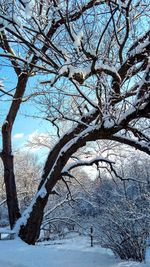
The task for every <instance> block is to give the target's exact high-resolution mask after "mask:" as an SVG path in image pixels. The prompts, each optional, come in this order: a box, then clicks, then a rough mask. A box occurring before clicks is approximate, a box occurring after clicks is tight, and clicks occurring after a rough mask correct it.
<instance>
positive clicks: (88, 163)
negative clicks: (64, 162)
mask: <svg viewBox="0 0 150 267" xmlns="http://www.w3.org/2000/svg"><path fill="white" fill-rule="evenodd" d="M99 162H105V163H108V164H114V162H113V161H111V160H109V159H108V158H103V157H97V158H94V159H91V160H89V161H87V160H78V161H76V162H75V163H71V164H69V165H68V166H66V167H65V168H63V170H62V175H64V176H65V175H68V173H69V171H71V170H72V169H74V168H77V167H81V166H91V165H93V164H96V165H97V164H98V163H99Z"/></svg>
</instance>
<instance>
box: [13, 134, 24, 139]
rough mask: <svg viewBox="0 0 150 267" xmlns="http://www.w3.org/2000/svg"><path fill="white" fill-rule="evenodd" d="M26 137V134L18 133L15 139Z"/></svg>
mask: <svg viewBox="0 0 150 267" xmlns="http://www.w3.org/2000/svg"><path fill="white" fill-rule="evenodd" d="M23 137H24V133H17V134H15V135H14V136H13V139H21V138H23Z"/></svg>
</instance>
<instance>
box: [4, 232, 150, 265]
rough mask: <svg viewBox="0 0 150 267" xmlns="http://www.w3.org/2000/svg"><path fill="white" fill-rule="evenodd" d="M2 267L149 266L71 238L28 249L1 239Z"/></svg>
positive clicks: (84, 238) (80, 238)
mask: <svg viewBox="0 0 150 267" xmlns="http://www.w3.org/2000/svg"><path fill="white" fill-rule="evenodd" d="M0 267H150V266H149V264H144V263H143V264H140V263H133V262H121V261H120V260H119V259H116V258H115V257H114V255H113V254H112V253H111V252H110V251H109V250H106V249H102V248H100V247H99V246H94V247H93V248H91V247H90V242H89V239H88V238H87V237H81V236H69V238H66V239H63V240H57V241H51V242H45V243H40V244H38V245H36V246H29V245H27V244H25V243H23V242H22V241H21V240H19V239H16V240H3V241H2V240H0Z"/></svg>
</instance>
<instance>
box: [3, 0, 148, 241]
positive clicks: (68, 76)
mask: <svg viewBox="0 0 150 267" xmlns="http://www.w3.org/2000/svg"><path fill="white" fill-rule="evenodd" d="M148 12H149V3H148V1H137V0H128V1H125V2H124V1H101V0H99V1H97V0H85V1H72V0H70V1H65V0H62V1H56V0H53V1H48V0H43V1H34V0H32V1H26V0H16V1H11V0H10V1H5V0H3V1H1V3H0V46H1V50H0V57H1V64H2V65H3V64H4V63H5V64H8V63H11V66H12V68H13V70H14V75H15V82H16V85H15V87H14V89H13V91H12V90H9V88H6V89H5V88H0V91H1V92H3V94H5V95H7V96H8V97H9V98H10V100H11V105H10V108H9V110H8V112H7V115H6V119H5V121H4V123H3V126H2V144H3V147H2V152H1V158H2V160H3V164H4V180H5V184H6V192H7V203H8V208H9V218H10V225H11V227H13V226H14V224H15V222H16V220H17V219H18V218H19V217H20V212H19V208H18V203H17V194H16V186H15V177H14V164H13V156H12V147H11V132H12V127H13V125H14V122H15V119H16V116H17V114H18V111H19V108H20V105H21V103H22V102H24V101H26V100H28V99H30V98H31V97H33V96H36V95H37V94H38V95H39V94H40V95H44V97H43V99H41V100H40V102H42V103H43V104H44V105H43V112H44V117H45V119H46V120H49V121H51V122H52V124H53V125H54V126H56V129H57V133H58V136H59V140H58V142H56V144H55V145H54V147H53V148H52V150H51V151H50V152H49V155H48V157H47V160H46V163H45V166H44V168H43V175H42V177H41V182H40V184H39V187H38V191H37V194H36V195H35V197H34V199H33V200H32V202H31V205H30V206H29V208H28V209H27V210H26V211H25V212H24V213H23V214H22V216H21V218H20V219H18V221H17V223H16V226H15V229H16V230H17V231H18V233H19V235H20V237H21V238H22V239H23V240H24V241H26V242H27V243H29V244H34V243H35V241H36V239H37V238H38V236H39V232H40V225H41V222H42V219H43V211H44V208H45V205H46V203H47V200H48V197H49V195H50V194H54V193H55V190H54V187H55V185H56V183H57V181H58V180H60V179H62V178H63V179H64V180H65V179H66V176H70V170H72V169H73V168H75V167H77V166H81V165H84V164H85V165H89V164H93V163H94V162H95V163H97V162H98V161H104V162H106V163H107V164H108V165H109V166H110V168H111V169H112V170H113V167H112V162H111V161H109V160H107V159H106V158H103V157H98V158H94V159H92V160H90V161H85V160H84V161H83V160H82V159H77V158H76V160H75V161H74V162H73V163H72V162H70V163H68V161H69V159H70V158H71V157H72V155H73V154H74V153H75V152H76V151H77V150H78V149H79V148H81V147H83V146H85V145H86V143H87V142H91V141H96V140H104V139H106V140H113V141H116V142H119V143H123V144H127V145H129V146H132V147H134V148H135V149H139V150H141V151H144V152H145V153H147V154H150V147H149V136H148V135H149V127H148V125H149V118H150V91H149V59H148V55H149V48H150V45H149V29H148V22H147V18H148ZM38 74H39V76H38V77H39V79H38V80H37V83H38V86H37V88H38V90H37V91H32V92H30V94H28V95H27V94H26V95H25V91H26V88H27V85H28V81H29V79H32V77H33V76H35V77H37V76H36V75H38ZM45 76H46V78H45ZM4 87H5V86H4ZM27 92H28V91H27ZM62 120H63V121H64V123H65V135H61V133H60V131H59V128H60V126H61V122H60V121H62ZM69 122H70V123H69ZM60 135H61V136H60Z"/></svg>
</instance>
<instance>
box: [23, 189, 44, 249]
mask: <svg viewBox="0 0 150 267" xmlns="http://www.w3.org/2000/svg"><path fill="white" fill-rule="evenodd" d="M47 200H48V194H47V195H46V196H45V197H44V198H41V197H38V198H37V200H36V203H35V205H34V206H33V209H32V212H31V214H30V217H29V219H28V221H27V224H26V225H22V226H21V228H20V232H19V236H20V238H21V239H22V240H23V241H25V242H26V243H28V244H29V245H34V244H35V242H36V241H37V239H38V238H39V235H40V227H41V223H42V220H43V215H44V208H45V206H46V203H47Z"/></svg>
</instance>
